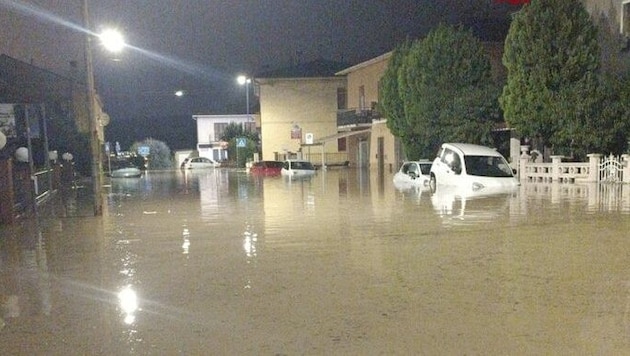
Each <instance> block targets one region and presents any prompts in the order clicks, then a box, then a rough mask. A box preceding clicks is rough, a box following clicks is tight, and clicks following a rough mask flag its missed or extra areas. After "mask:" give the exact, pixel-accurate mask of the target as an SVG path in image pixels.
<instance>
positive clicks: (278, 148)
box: [255, 62, 348, 164]
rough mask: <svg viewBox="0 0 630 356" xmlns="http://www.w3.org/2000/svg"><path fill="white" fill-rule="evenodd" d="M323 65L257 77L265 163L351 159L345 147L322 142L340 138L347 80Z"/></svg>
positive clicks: (330, 162)
mask: <svg viewBox="0 0 630 356" xmlns="http://www.w3.org/2000/svg"><path fill="white" fill-rule="evenodd" d="M321 64H322V63H321V62H320V63H317V67H318V69H319V70H310V69H309V70H307V69H306V68H305V67H303V68H301V69H303V70H302V71H301V72H300V71H299V70H298V71H297V72H294V73H289V72H280V73H270V74H269V75H268V76H266V75H263V76H262V77H259V78H256V82H255V84H256V88H257V92H258V95H259V101H260V120H261V122H260V127H261V139H262V159H264V160H283V159H285V158H297V157H300V158H304V159H307V160H310V161H311V162H313V163H316V164H317V163H319V162H326V163H325V164H337V163H343V162H346V161H347V160H348V158H347V157H348V154H347V151H346V147H344V145H343V144H342V143H339V142H337V141H334V142H331V141H328V142H326V143H325V144H323V142H322V138H325V137H330V136H334V135H335V134H337V112H338V110H339V109H340V108H342V107H343V106H344V102H345V91H346V89H345V87H346V80H345V78H344V77H336V76H334V70H335V69H333V70H332V71H331V69H330V67H329V66H322V65H321ZM337 66H339V65H338V64H337ZM298 69H300V68H298ZM320 73H321V74H320ZM322 153H323V155H322Z"/></svg>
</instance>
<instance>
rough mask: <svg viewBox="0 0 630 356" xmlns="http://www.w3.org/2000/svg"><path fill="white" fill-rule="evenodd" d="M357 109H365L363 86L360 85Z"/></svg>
mask: <svg viewBox="0 0 630 356" xmlns="http://www.w3.org/2000/svg"><path fill="white" fill-rule="evenodd" d="M359 109H361V111H363V110H365V109H366V107H365V86H363V85H361V86H360V87H359Z"/></svg>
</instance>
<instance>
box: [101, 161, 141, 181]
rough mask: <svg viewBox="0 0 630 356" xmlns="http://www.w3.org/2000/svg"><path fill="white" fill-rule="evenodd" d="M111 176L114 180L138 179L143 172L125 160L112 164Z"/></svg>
mask: <svg viewBox="0 0 630 356" xmlns="http://www.w3.org/2000/svg"><path fill="white" fill-rule="evenodd" d="M109 176H110V177H112V178H138V177H140V176H142V171H141V170H140V169H139V168H138V167H136V166H135V165H134V164H133V163H131V162H129V161H125V160H120V161H115V162H111V163H110V171H109Z"/></svg>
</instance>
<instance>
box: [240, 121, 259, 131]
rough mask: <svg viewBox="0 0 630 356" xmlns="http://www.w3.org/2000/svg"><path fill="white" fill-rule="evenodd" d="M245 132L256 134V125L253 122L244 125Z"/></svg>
mask: <svg viewBox="0 0 630 356" xmlns="http://www.w3.org/2000/svg"><path fill="white" fill-rule="evenodd" d="M243 130H244V131H245V132H256V123H255V122H253V121H252V122H245V123H243Z"/></svg>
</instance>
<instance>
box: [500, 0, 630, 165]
mask: <svg viewBox="0 0 630 356" xmlns="http://www.w3.org/2000/svg"><path fill="white" fill-rule="evenodd" d="M503 64H504V65H505V66H506V68H507V70H508V81H507V84H506V85H505V87H504V88H503V94H502V96H501V98H500V104H501V107H502V109H503V111H504V115H505V119H506V121H507V123H508V124H509V126H510V127H512V128H514V129H516V130H517V131H518V132H519V133H521V134H522V135H524V136H526V137H530V138H537V139H539V140H541V141H542V142H543V143H544V144H546V145H550V146H551V147H553V151H554V154H564V155H571V156H577V157H580V158H581V157H583V156H584V155H585V154H586V153H589V152H612V151H614V152H618V150H619V149H620V148H621V147H619V146H618V143H619V142H620V141H625V139H622V138H621V137H622V136H625V134H624V133H623V132H622V131H623V130H624V128H623V126H624V125H620V123H619V122H617V121H618V120H619V117H620V115H621V116H623V110H622V109H621V107H620V106H619V105H616V104H615V101H616V100H618V99H620V98H619V95H621V93H619V92H617V91H616V89H614V88H615V87H617V86H619V85H620V83H618V82H617V83H615V81H612V82H611V81H610V80H609V79H612V78H605V77H602V76H601V75H600V70H599V69H600V48H599V45H598V33H597V29H596V27H595V25H594V24H593V23H592V21H591V19H590V17H589V14H588V13H587V11H586V10H585V8H584V7H583V5H582V3H581V2H580V1H578V0H555V1H542V0H533V1H532V2H531V3H530V4H529V5H527V6H525V7H523V9H522V10H521V11H519V12H518V13H517V14H516V15H515V16H514V20H513V22H512V25H511V27H510V31H509V33H508V36H507V39H506V42H505V52H504V55H503ZM620 130H621V131H620ZM614 147H617V148H614ZM624 147H625V145H624ZM613 148H614V149H613ZM608 150H612V151H608Z"/></svg>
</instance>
